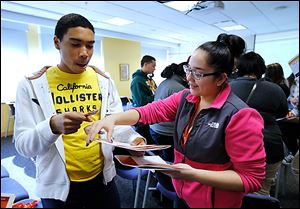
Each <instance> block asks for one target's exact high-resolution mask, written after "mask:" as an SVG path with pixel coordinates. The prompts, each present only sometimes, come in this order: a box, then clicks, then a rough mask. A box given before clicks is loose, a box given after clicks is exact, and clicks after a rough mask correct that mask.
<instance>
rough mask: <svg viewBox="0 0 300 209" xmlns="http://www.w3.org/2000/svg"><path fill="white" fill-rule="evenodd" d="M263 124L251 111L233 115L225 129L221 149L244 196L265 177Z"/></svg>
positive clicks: (260, 183)
mask: <svg viewBox="0 0 300 209" xmlns="http://www.w3.org/2000/svg"><path fill="white" fill-rule="evenodd" d="M263 127H264V121H263V119H262V117H261V116H260V114H259V113H258V112H257V111H256V110H255V109H252V108H244V109H242V110H240V111H239V112H238V113H236V114H235V115H234V116H233V117H232V118H231V121H230V122H229V124H228V126H227V128H226V130H225V146H226V150H227V152H228V155H229V156H230V159H231V162H232V163H233V170H235V171H236V172H237V173H238V174H239V175H240V177H241V179H242V181H243V184H244V188H245V193H249V192H255V191H258V190H260V188H261V185H262V182H263V180H264V178H265V166H266V163H265V159H266V153H265V149H264V143H263V132H262V131H263Z"/></svg>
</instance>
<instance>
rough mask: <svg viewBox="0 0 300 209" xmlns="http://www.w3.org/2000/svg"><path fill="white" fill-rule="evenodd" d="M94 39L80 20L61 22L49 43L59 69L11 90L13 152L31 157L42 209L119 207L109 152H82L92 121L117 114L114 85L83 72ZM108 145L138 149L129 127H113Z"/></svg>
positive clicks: (90, 70) (94, 146) (70, 17)
mask: <svg viewBox="0 0 300 209" xmlns="http://www.w3.org/2000/svg"><path fill="white" fill-rule="evenodd" d="M94 33H95V32H94V27H93V25H92V24H91V23H90V22H89V21H88V20H87V19H86V18H85V17H83V16H81V15H79V14H73V13H71V14H67V15H64V16H63V17H61V18H60V19H59V20H58V22H57V24H56V27H55V35H54V46H55V48H56V49H57V50H58V51H59V53H60V59H61V60H60V63H59V64H58V65H56V66H52V67H44V68H43V69H42V70H41V71H39V72H37V73H34V74H33V75H32V76H28V77H26V78H25V79H23V80H22V81H21V82H20V84H19V86H18V89H17V96H16V114H15V126H14V136H15V147H16V149H17V151H18V153H20V154H21V155H22V156H25V157H29V158H30V157H36V170H37V173H36V182H37V195H38V196H39V197H40V198H41V201H42V204H43V207H44V208H78V207H79V208H96V207H102V208H116V207H120V198H119V194H118V191H117V187H116V185H115V182H114V176H115V175H116V170H115V167H114V163H113V154H112V150H113V149H112V146H109V145H105V144H100V143H97V142H92V143H91V144H90V146H87V145H86V143H85V142H84V140H83V139H85V138H86V133H85V131H84V129H85V128H86V130H87V131H88V128H87V127H88V125H89V124H90V123H91V122H92V121H94V120H99V119H101V118H104V117H105V116H106V115H109V114H113V113H118V112H122V111H123V110H122V104H121V100H120V97H119V94H118V92H117V90H116V87H115V85H114V82H113V81H112V80H111V79H110V78H109V77H108V76H107V75H106V74H104V73H103V72H102V71H100V70H99V69H97V68H96V67H91V66H88V63H89V61H90V59H91V57H92V55H93V47H94V42H95V39H94V37H95V34H94ZM95 137H96V138H97V139H98V138H100V137H101V136H100V135H99V134H97V135H95ZM114 137H115V139H116V140H121V141H122V142H128V143H132V144H136V145H137V144H145V142H144V138H143V137H142V136H140V135H139V134H137V133H136V132H134V130H133V129H132V128H131V127H130V126H119V127H116V130H115V132H114Z"/></svg>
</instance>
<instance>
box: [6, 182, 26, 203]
mask: <svg viewBox="0 0 300 209" xmlns="http://www.w3.org/2000/svg"><path fill="white" fill-rule="evenodd" d="M1 193H9V194H14V195H16V198H15V202H18V201H20V200H23V199H27V198H29V195H28V192H27V191H26V189H25V188H24V187H23V186H22V185H21V184H20V183H19V182H17V181H16V180H14V179H12V178H1Z"/></svg>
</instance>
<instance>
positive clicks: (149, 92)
mask: <svg viewBox="0 0 300 209" xmlns="http://www.w3.org/2000/svg"><path fill="white" fill-rule="evenodd" d="M155 67H156V59H155V58H154V57H152V56H150V55H145V56H143V58H142V60H141V69H138V70H137V71H136V72H135V73H133V74H132V81H131V85H130V90H131V94H132V101H133V106H134V107H141V106H144V105H146V104H148V103H151V102H153V101H154V94H155V91H156V88H157V86H156V84H155V82H154V80H153V79H152V78H153V76H154V71H155ZM135 130H136V132H138V133H139V134H141V135H142V136H144V137H145V138H146V139H147V141H148V144H153V143H154V142H153V139H152V138H151V135H150V127H149V125H142V124H137V125H136V126H135Z"/></svg>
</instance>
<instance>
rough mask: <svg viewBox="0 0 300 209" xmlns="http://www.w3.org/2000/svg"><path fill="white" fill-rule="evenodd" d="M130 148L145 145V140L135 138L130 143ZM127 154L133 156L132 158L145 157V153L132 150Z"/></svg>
mask: <svg viewBox="0 0 300 209" xmlns="http://www.w3.org/2000/svg"><path fill="white" fill-rule="evenodd" d="M130 144H131V145H132V146H136V145H145V144H146V143H145V139H144V138H140V137H138V138H135V139H134V140H133V141H132V142H131V143H130ZM128 152H129V153H130V154H131V155H133V156H137V157H142V156H144V155H145V152H144V151H141V152H139V151H132V150H128Z"/></svg>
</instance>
